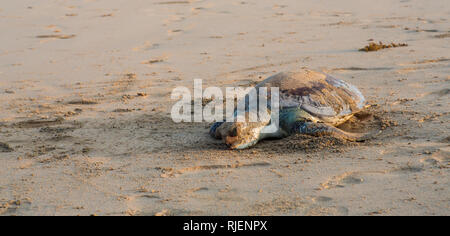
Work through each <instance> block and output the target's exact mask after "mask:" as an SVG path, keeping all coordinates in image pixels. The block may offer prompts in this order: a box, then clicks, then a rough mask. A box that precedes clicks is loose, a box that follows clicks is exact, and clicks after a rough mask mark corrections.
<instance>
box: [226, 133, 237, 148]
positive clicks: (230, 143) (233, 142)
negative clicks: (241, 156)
mask: <svg viewBox="0 0 450 236" xmlns="http://www.w3.org/2000/svg"><path fill="white" fill-rule="evenodd" d="M237 140H238V137H237V136H235V137H230V136H227V137H226V138H225V143H226V144H227V146H228V147H229V148H230V149H236V148H237V145H236V141H237Z"/></svg>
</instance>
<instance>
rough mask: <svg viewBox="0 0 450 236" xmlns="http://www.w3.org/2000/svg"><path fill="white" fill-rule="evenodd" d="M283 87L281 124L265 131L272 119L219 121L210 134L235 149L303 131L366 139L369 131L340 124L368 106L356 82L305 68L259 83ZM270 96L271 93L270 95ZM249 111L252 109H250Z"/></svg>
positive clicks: (263, 85) (351, 139) (277, 75)
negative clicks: (365, 131)
mask: <svg viewBox="0 0 450 236" xmlns="http://www.w3.org/2000/svg"><path fill="white" fill-rule="evenodd" d="M261 87H267V89H268V91H269V92H268V94H270V88H271V87H278V88H279V92H280V93H279V94H280V96H279V105H280V106H279V107H280V112H279V118H280V119H279V128H278V129H277V131H276V132H271V133H268V132H264V129H265V128H267V127H268V126H269V125H270V121H268V122H253V123H251V122H217V123H215V124H214V125H213V126H212V127H211V129H210V134H211V135H212V136H213V137H215V138H217V139H223V140H224V142H225V143H226V144H227V145H228V146H229V147H230V148H231V149H245V148H248V147H251V146H253V145H255V144H256V143H258V141H259V140H262V139H266V138H284V137H287V136H289V135H291V134H295V133H300V134H308V135H315V136H323V135H330V136H334V137H337V138H340V139H345V140H349V141H363V140H365V139H367V138H368V137H370V136H371V135H369V134H368V133H349V132H345V131H343V130H341V129H338V128H336V126H338V125H340V124H342V123H344V122H346V121H347V120H348V119H350V118H351V117H352V116H353V115H354V114H355V113H358V112H360V111H361V110H363V109H364V108H366V107H367V106H366V100H365V98H364V96H363V95H362V93H361V92H360V91H359V90H358V88H356V87H355V86H353V85H351V84H349V83H347V82H345V81H343V80H340V79H336V78H333V77H331V76H329V75H326V74H323V73H319V72H314V71H311V70H301V71H299V72H288V73H279V74H276V75H274V76H272V77H269V78H268V79H266V80H264V81H262V82H261V83H259V84H257V85H256V89H257V91H258V90H259V88H261ZM268 97H269V98H268V100H270V95H269V96H268ZM268 108H269V110H270V105H268ZM247 113H248V111H247Z"/></svg>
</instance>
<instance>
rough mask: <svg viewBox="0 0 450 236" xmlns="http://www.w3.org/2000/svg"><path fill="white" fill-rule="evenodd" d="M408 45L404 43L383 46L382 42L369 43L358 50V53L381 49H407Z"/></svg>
mask: <svg viewBox="0 0 450 236" xmlns="http://www.w3.org/2000/svg"><path fill="white" fill-rule="evenodd" d="M407 46H408V44H406V43H399V44H396V43H391V44H383V42H379V43H373V42H371V43H369V45H367V46H365V47H363V48H361V49H359V51H361V52H375V51H378V50H382V49H386V48H397V47H407Z"/></svg>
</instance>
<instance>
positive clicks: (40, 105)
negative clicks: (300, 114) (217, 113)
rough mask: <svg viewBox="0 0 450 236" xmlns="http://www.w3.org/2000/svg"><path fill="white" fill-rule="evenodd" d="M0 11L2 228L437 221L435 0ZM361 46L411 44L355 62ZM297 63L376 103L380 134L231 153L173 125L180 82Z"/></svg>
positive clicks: (441, 144) (441, 157) (83, 5)
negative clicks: (31, 218) (188, 221)
mask: <svg viewBox="0 0 450 236" xmlns="http://www.w3.org/2000/svg"><path fill="white" fill-rule="evenodd" d="M275 2H277V3H276V4H275ZM0 8H1V9H0V19H1V20H0V29H1V31H2V32H1V35H2V36H1V37H0V42H1V43H0V106H1V111H2V112H1V113H0V215H92V214H95V215H248V214H250V215H449V214H450V206H449V204H450V188H449V187H450V177H449V167H450V145H449V142H450V133H449V130H450V119H449V118H450V109H449V107H450V106H449V105H450V104H449V91H450V76H449V74H450V73H449V72H450V58H449V57H450V48H449V46H448V45H449V44H450V40H449V29H450V22H449V20H450V18H449V14H450V4H449V3H448V1H445V0H441V1H439V0H436V1H421V0H402V1H390V0H379V1H377V3H376V4H373V5H372V4H369V3H367V2H366V1H357V0H354V1H350V0H344V1H316V0H314V1H312V0H311V1H297V0H280V1H260V0H244V1H242V0H238V1H235V0H214V1H206V0H203V1H202V0H189V1H164V0H151V1H143V0H142V1H139V0H136V1H125V0H95V1H94V0H92V1H67V0H66V1H50V0H43V1H38V2H36V1H5V2H4V3H3V4H2V5H1V6H0ZM370 39H373V40H374V42H378V41H383V42H384V43H386V44H389V43H392V42H393V43H407V44H408V46H407V47H398V48H388V49H384V50H381V51H377V52H361V51H358V50H359V49H360V48H363V47H364V46H366V45H368V44H369V43H370V42H371V41H369V40H370ZM302 67H308V68H311V69H314V70H318V71H323V72H327V73H330V74H332V75H334V76H336V77H339V78H342V79H344V80H347V81H348V82H350V83H352V84H354V85H356V86H357V87H359V88H360V89H361V90H362V92H363V93H364V94H365V95H366V97H367V98H368V99H369V100H370V102H371V103H372V104H377V105H378V106H376V107H374V108H373V109H372V110H371V111H370V112H369V114H370V115H369V116H361V117H360V119H362V120H365V121H364V122H366V124H367V125H369V126H372V128H375V129H382V130H383V132H382V134H381V135H380V136H378V137H377V138H376V139H375V140H371V141H369V142H366V143H359V144H354V143H345V142H341V141H338V140H334V139H331V138H311V137H307V136H301V135H298V136H295V137H291V138H289V139H285V140H274V141H265V142H262V143H261V144H259V145H258V146H257V147H255V148H253V149H250V150H244V151H230V150H227V149H226V148H225V147H224V145H223V144H222V143H221V142H220V141H216V140H212V139H211V138H210V137H209V136H208V126H209V124H206V123H202V124H175V123H173V122H172V121H171V119H170V114H169V112H170V108H171V105H172V104H173V103H174V102H175V101H171V100H170V92H171V91H172V89H173V88H175V87H176V86H189V87H192V85H193V83H192V81H193V79H194V78H201V79H203V80H204V86H236V85H247V84H251V83H255V82H257V81H261V80H262V79H264V78H265V77H267V76H270V75H272V74H274V73H276V72H280V71H290V70H295V69H297V68H302ZM364 117H365V118H364ZM352 122H353V123H349V124H346V126H347V127H344V128H347V129H352V128H354V127H353V125H360V126H361V123H360V121H357V120H353V121H352ZM364 122H363V124H364ZM360 128H361V127H360ZM362 128H364V126H363V127H362Z"/></svg>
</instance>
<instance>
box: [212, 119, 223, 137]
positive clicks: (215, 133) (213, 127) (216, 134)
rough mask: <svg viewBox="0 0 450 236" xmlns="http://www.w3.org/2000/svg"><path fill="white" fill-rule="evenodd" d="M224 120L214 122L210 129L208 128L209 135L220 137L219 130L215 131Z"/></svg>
mask: <svg viewBox="0 0 450 236" xmlns="http://www.w3.org/2000/svg"><path fill="white" fill-rule="evenodd" d="M223 123H224V122H216V123H214V124H213V125H212V126H211V129H210V130H209V135H211V136H212V137H213V138H216V139H221V138H222V136H221V135H220V133H219V132H217V128H219V127H220V126H221V125H222V124H223Z"/></svg>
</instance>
